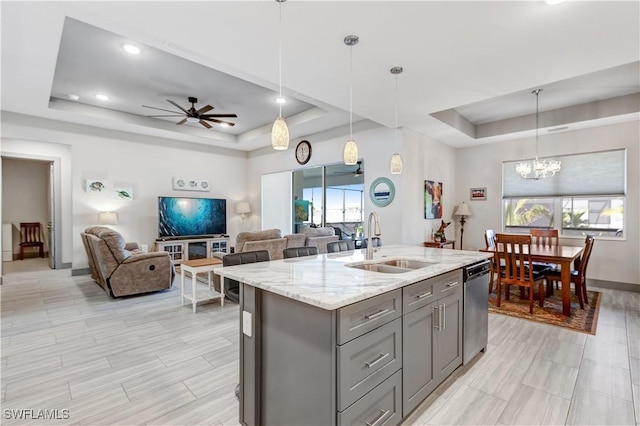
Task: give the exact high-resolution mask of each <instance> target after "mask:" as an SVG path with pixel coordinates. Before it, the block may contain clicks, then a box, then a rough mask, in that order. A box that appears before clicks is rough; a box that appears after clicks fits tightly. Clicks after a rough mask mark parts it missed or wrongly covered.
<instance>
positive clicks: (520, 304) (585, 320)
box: [489, 286, 602, 335]
mask: <svg viewBox="0 0 640 426" xmlns="http://www.w3.org/2000/svg"><path fill="white" fill-rule="evenodd" d="M502 291H503V295H502V300H501V301H500V307H499V308H498V307H497V306H496V303H497V296H496V293H495V292H494V293H491V294H490V295H489V312H493V313H496V314H504V315H510V316H513V317H518V318H524V319H528V320H530V321H536V322H542V323H545V324H552V325H557V326H560V327H566V328H570V329H571V330H576V331H580V332H582V333H588V334H594V335H595V334H596V327H597V326H598V312H599V310H600V300H601V299H602V293H600V292H598V291H589V290H588V291H587V294H588V295H589V304H588V305H586V304H585V306H584V309H580V303H579V302H578V298H577V297H576V295H575V294H573V291H572V294H571V316H569V317H565V316H564V315H562V295H561V294H560V290H555V291H554V293H553V296H549V297H546V298H545V300H544V307H543V308H541V307H540V305H539V303H538V299H537V298H536V299H535V300H534V304H533V315H532V314H530V313H529V300H528V299H521V298H520V289H519V288H518V287H515V286H511V287H510V292H509V298H510V300H504V290H502ZM525 294H526V293H525Z"/></svg>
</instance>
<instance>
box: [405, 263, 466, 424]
mask: <svg viewBox="0 0 640 426" xmlns="http://www.w3.org/2000/svg"><path fill="white" fill-rule="evenodd" d="M425 299H428V300H430V301H431V303H427V304H425V302H424V300H425ZM403 308H406V309H407V310H408V312H406V311H404V315H403V317H402V337H403V340H402V341H403V347H402V353H403V362H402V365H403V370H402V379H403V380H402V397H403V404H402V410H403V417H406V416H407V415H408V414H409V413H410V412H411V411H413V410H414V409H415V408H416V407H417V406H418V405H419V404H420V403H421V402H422V401H423V400H424V399H425V398H426V397H427V396H428V395H429V394H430V393H431V392H433V390H434V389H435V388H436V387H437V386H438V385H439V384H440V383H442V381H443V380H444V379H445V378H447V377H448V376H449V374H451V373H452V372H453V371H454V370H455V369H456V368H457V367H458V366H460V365H461V364H462V274H461V271H453V272H450V273H447V274H443V275H440V276H438V277H434V278H430V279H428V280H424V281H421V282H418V283H415V284H412V285H410V286H407V287H405V288H404V289H403ZM412 308H413V309H412Z"/></svg>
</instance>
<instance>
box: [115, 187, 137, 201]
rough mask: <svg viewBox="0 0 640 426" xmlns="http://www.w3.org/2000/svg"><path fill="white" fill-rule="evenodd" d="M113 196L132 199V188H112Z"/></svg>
mask: <svg viewBox="0 0 640 426" xmlns="http://www.w3.org/2000/svg"><path fill="white" fill-rule="evenodd" d="M113 196H114V197H115V198H117V199H119V200H125V201H133V188H122V187H116V188H113Z"/></svg>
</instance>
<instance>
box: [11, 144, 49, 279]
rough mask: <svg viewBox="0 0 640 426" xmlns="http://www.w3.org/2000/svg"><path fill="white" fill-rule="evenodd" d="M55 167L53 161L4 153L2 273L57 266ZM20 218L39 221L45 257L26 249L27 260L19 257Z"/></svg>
mask: <svg viewBox="0 0 640 426" xmlns="http://www.w3.org/2000/svg"><path fill="white" fill-rule="evenodd" d="M53 168H54V164H53V161H48V160H37V159H29V158H19V157H9V156H3V157H2V225H3V242H2V246H3V247H2V250H3V256H2V257H3V259H2V260H3V267H2V273H3V275H6V274H10V273H14V272H24V271H34V270H46V269H55V267H56V250H55V246H56V244H55V237H54V232H53V224H54V223H55V220H54V219H55V218H54V212H55V194H54V189H53V188H54V173H53ZM21 222H37V223H40V232H41V235H40V238H41V239H42V241H44V251H45V258H44V259H42V258H40V257H39V255H38V251H37V250H35V251H32V250H28V251H27V250H26V251H25V260H23V261H20V260H17V258H18V253H19V251H20V223H21Z"/></svg>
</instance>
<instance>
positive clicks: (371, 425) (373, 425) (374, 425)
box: [365, 409, 389, 426]
mask: <svg viewBox="0 0 640 426" xmlns="http://www.w3.org/2000/svg"><path fill="white" fill-rule="evenodd" d="M379 410H380V414H379V415H378V417H376V419H375V420H374V421H373V422H372V423H369V422H366V423H365V424H366V425H367V426H378V423H380V421H382V419H384V418H385V417H386V416H387V414H389V410H382V409H379Z"/></svg>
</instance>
